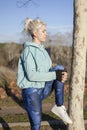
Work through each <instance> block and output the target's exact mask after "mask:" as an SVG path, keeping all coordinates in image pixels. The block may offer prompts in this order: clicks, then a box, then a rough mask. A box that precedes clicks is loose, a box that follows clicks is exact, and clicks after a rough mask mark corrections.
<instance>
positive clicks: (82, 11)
mask: <svg viewBox="0 0 87 130" xmlns="http://www.w3.org/2000/svg"><path fill="white" fill-rule="evenodd" d="M86 47H87V0H74V30H73V51H72V68H71V81H70V94H69V95H70V96H69V112H70V117H71V119H72V121H73V124H72V125H69V127H68V130H85V127H84V116H83V99H84V89H85V72H86Z"/></svg>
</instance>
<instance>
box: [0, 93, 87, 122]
mask: <svg viewBox="0 0 87 130" xmlns="http://www.w3.org/2000/svg"><path fill="white" fill-rule="evenodd" d="M85 101H87V94H85V96H84V102H85ZM65 102H67V95H65ZM49 103H54V98H53V96H49V97H48V98H47V99H45V100H44V101H43V104H47V105H48V107H49ZM20 104H23V102H22V100H20ZM0 106H3V107H8V108H9V107H10V106H11V107H12V108H14V107H15V106H18V104H17V103H16V102H14V101H13V99H12V98H11V97H8V98H6V99H2V100H0ZM3 107H2V108H3ZM86 108H87V106H86ZM86 108H85V109H84V119H87V109H86ZM52 119H59V118H58V117H57V116H55V115H54V114H53V113H52V112H50V111H48V110H45V111H43V114H42V120H43V121H44V120H52ZM3 121H6V122H27V121H28V117H27V114H26V113H19V114H14V113H13V114H6V115H5V114H4V116H1V117H0V122H3Z"/></svg>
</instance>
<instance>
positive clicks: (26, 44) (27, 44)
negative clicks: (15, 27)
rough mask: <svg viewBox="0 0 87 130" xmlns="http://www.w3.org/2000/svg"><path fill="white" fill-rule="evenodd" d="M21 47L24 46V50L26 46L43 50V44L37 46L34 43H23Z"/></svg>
mask: <svg viewBox="0 0 87 130" xmlns="http://www.w3.org/2000/svg"><path fill="white" fill-rule="evenodd" d="M23 46H24V48H25V47H27V46H31V47H36V48H39V49H41V48H44V45H43V44H40V45H39V44H36V43H34V42H25V43H24V45H23Z"/></svg>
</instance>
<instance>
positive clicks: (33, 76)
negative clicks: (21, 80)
mask: <svg viewBox="0 0 87 130" xmlns="http://www.w3.org/2000/svg"><path fill="white" fill-rule="evenodd" d="M27 51H28V50H27V49H25V52H24V54H23V56H22V58H23V65H24V70H25V74H26V77H27V79H28V80H29V81H51V80H54V79H56V73H55V72H38V71H36V64H35V61H34V59H33V56H32V54H31V52H29V53H28V52H27Z"/></svg>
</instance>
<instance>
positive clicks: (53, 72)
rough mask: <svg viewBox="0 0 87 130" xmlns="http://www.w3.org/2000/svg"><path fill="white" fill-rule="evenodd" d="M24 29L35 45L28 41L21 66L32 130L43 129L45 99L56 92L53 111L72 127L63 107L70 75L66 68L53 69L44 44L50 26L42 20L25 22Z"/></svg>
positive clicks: (19, 70)
mask: <svg viewBox="0 0 87 130" xmlns="http://www.w3.org/2000/svg"><path fill="white" fill-rule="evenodd" d="M24 30H25V31H26V32H27V34H29V35H31V37H32V42H26V43H25V44H24V49H23V51H22V53H21V56H20V58H19V63H18V86H19V87H20V88H21V89H22V96H23V100H24V103H25V108H26V110H27V113H28V117H29V120H30V124H31V130H40V125H41V116H42V100H43V99H45V98H46V97H47V96H48V95H49V94H50V93H51V92H52V90H53V89H55V99H56V103H55V104H56V105H55V106H54V107H53V108H52V112H53V113H55V114H56V115H58V116H59V117H60V118H61V119H62V120H63V121H64V122H65V123H69V124H71V123H72V121H71V119H70V118H69V116H68V114H67V112H66V109H65V107H64V105H63V103H64V101H63V88H64V82H65V81H66V80H67V72H66V71H65V70H64V67H63V66H56V67H54V68H52V62H51V59H50V57H49V55H48V53H47V51H46V50H45V48H44V46H43V44H42V43H44V42H45V40H46V36H47V33H46V24H45V23H44V22H43V21H41V20H39V19H34V20H32V19H29V18H27V19H26V21H25V28H24Z"/></svg>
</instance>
